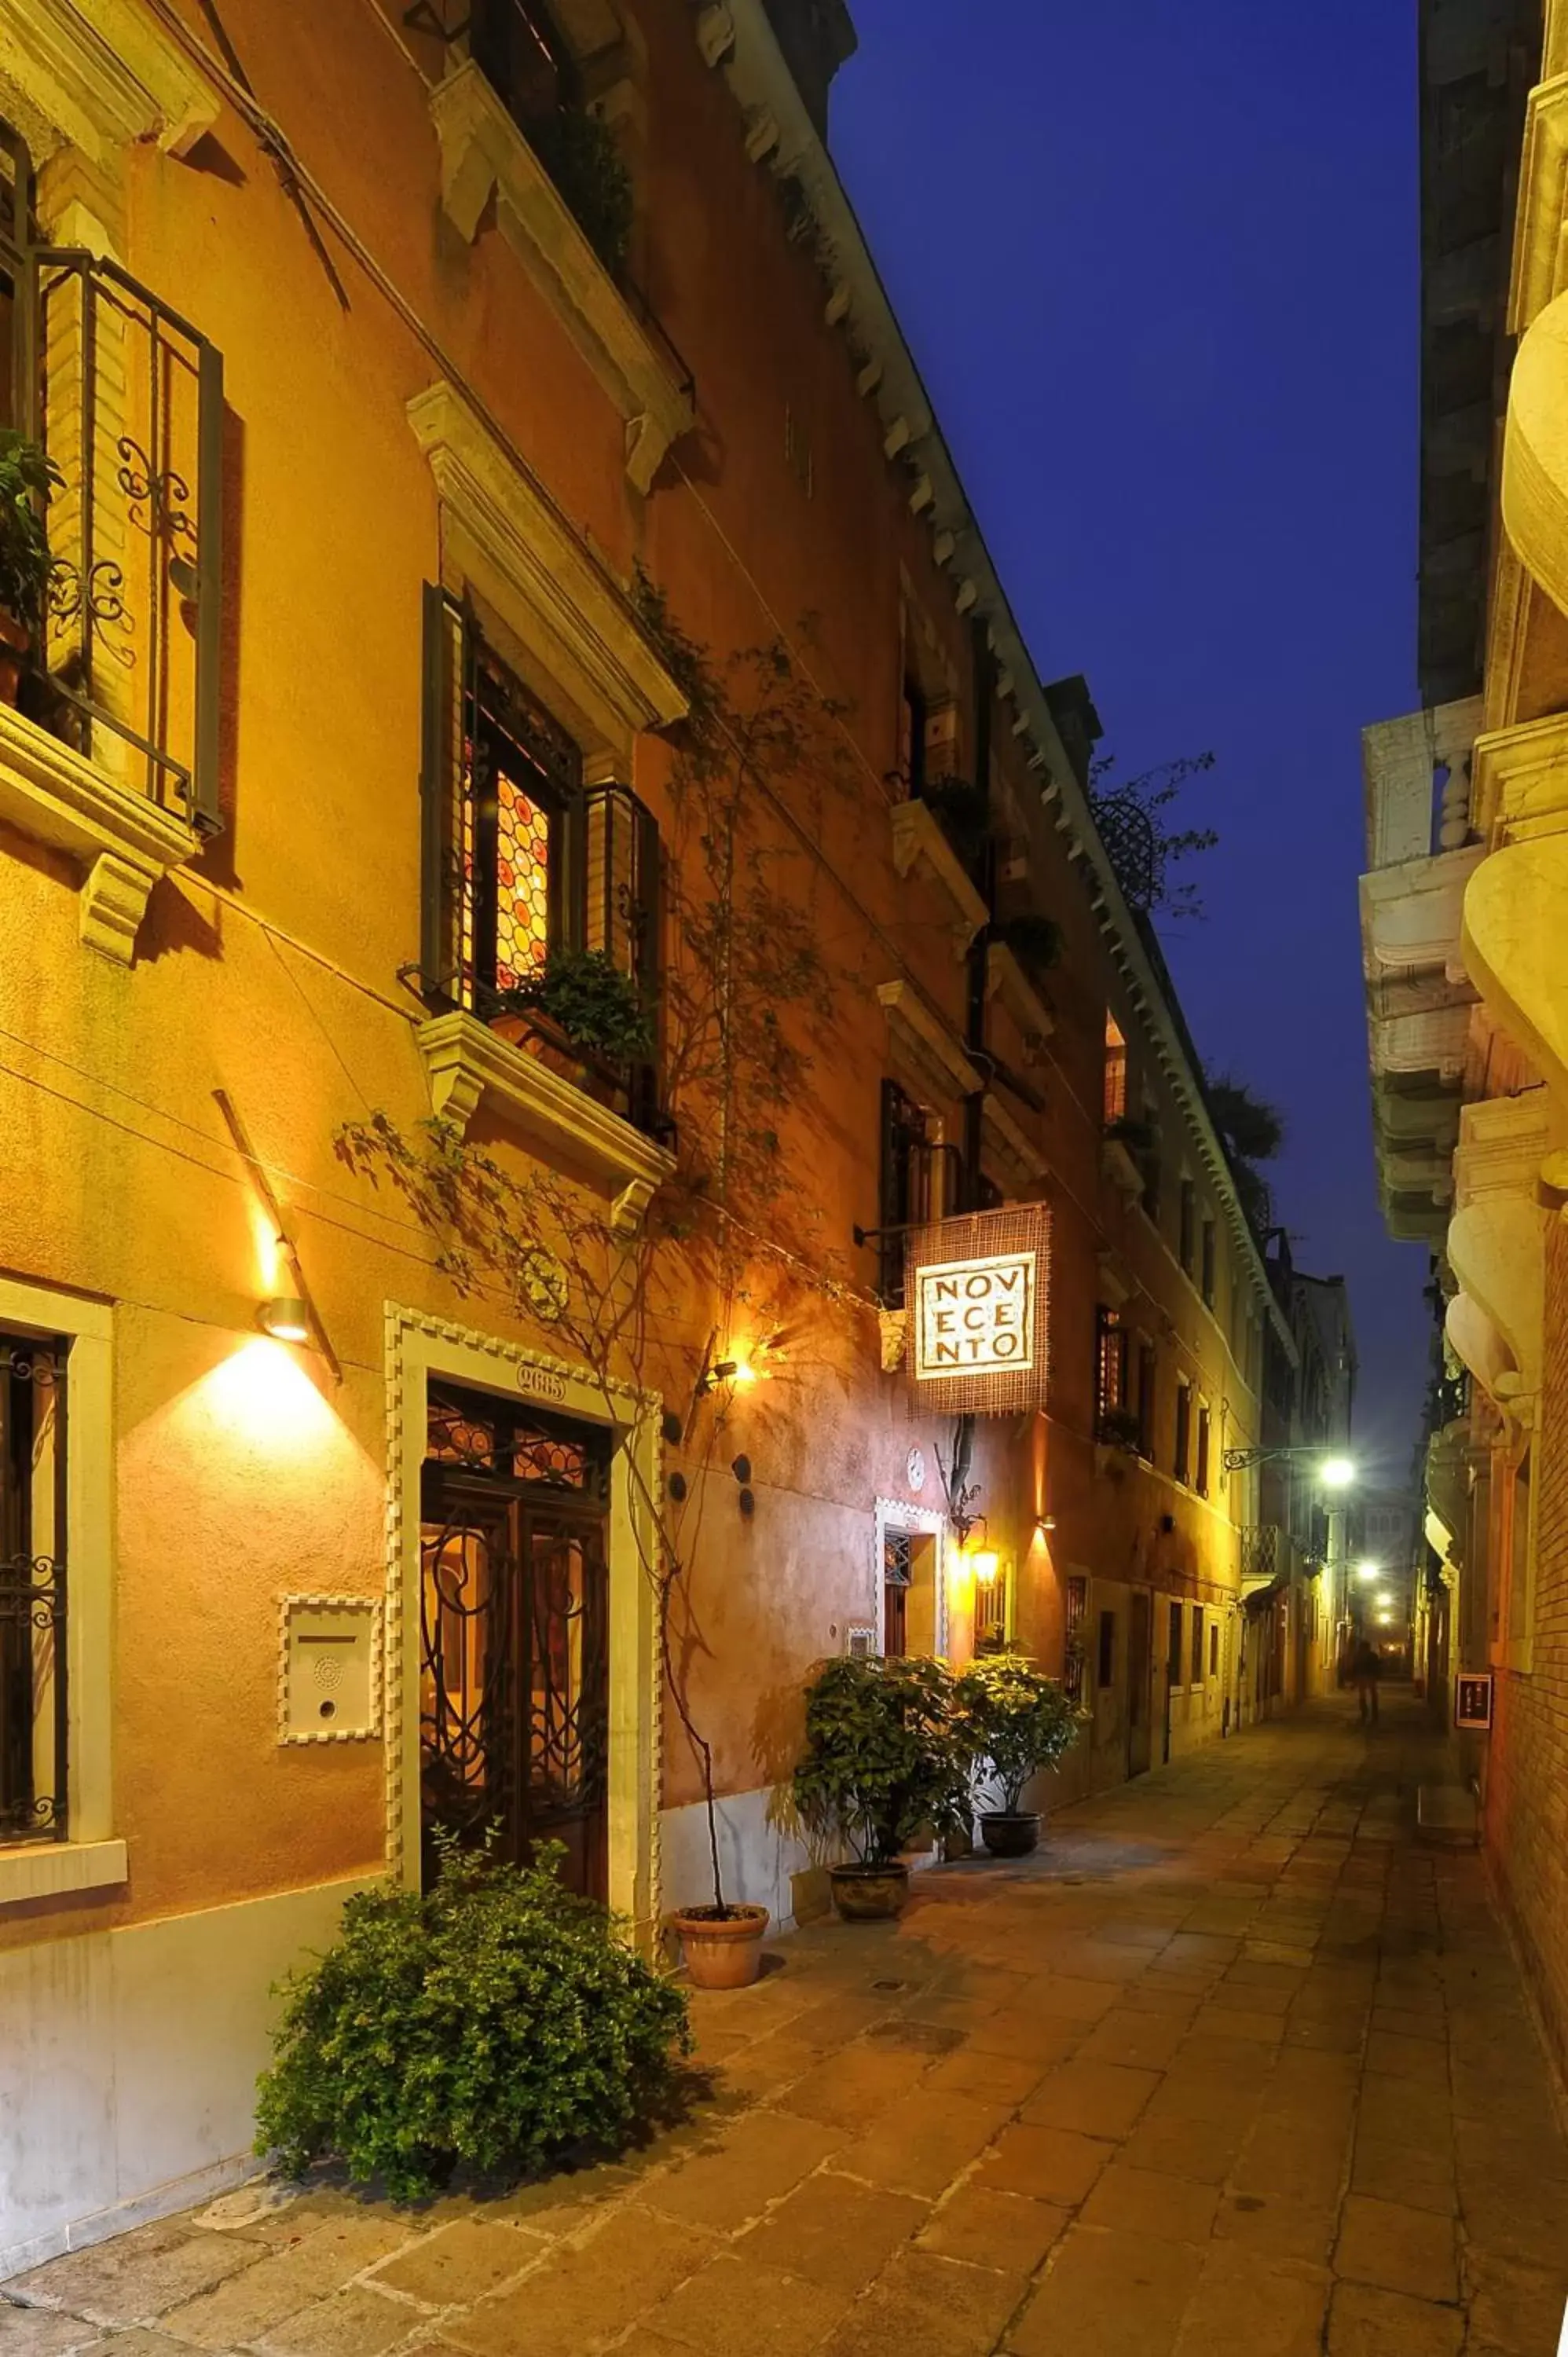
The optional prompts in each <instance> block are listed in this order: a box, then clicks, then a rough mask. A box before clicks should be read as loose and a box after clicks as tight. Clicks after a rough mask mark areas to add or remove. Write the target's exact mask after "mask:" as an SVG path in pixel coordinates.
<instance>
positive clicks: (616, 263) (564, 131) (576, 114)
mask: <svg viewBox="0 0 1568 2357" xmlns="http://www.w3.org/2000/svg"><path fill="white" fill-rule="evenodd" d="M523 129H524V131H525V132H526V134H527V136H528V144H529V145H530V146H531V147H532V149H533V152H534V154H535V155H536V156H538V158H539V160H540V162H541V163H542V165H543V167H544V168H545V170H546V171H547V172H548V173H549V175H550V177H551V178H552V179H553V181H554V183H555V186H556V187H557V188H559V189H560V191H561V194H562V196H563V197H564V199H565V201H566V204H567V205H568V207H569V208H570V210H571V211H572V212H573V214H574V215H575V218H576V222H577V226H578V228H579V229H580V230H581V231H582V232H583V235H584V236H585V238H586V239H587V241H588V243H589V244H590V245H591V246H592V247H593V249H594V252H595V253H596V254H597V255H598V257H599V260H600V261H601V262H602V263H603V264H604V265H605V268H606V269H607V271H608V272H609V274H610V276H611V277H612V278H617V277H618V276H619V275H620V273H621V272H622V270H623V269H624V268H625V267H626V253H627V247H628V245H629V244H630V242H631V212H632V193H631V174H630V173H629V171H628V169H627V166H626V159H625V157H624V156H622V155H621V152H620V149H619V147H618V145H616V135H615V133H614V132H613V131H612V130H611V129H610V126H609V124H607V123H605V122H602V121H601V120H600V118H599V117H598V116H597V115H596V114H586V113H583V112H582V111H581V110H580V109H579V108H576V107H571V106H564V107H560V108H558V109H557V110H556V111H555V113H552V114H539V115H531V116H530V118H529V120H528V121H527V123H526V124H524V125H523Z"/></svg>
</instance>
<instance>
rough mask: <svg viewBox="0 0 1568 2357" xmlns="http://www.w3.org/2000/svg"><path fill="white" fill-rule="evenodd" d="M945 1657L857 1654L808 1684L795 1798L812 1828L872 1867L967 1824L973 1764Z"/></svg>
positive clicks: (828, 1665)
mask: <svg viewBox="0 0 1568 2357" xmlns="http://www.w3.org/2000/svg"><path fill="white" fill-rule="evenodd" d="M951 1705H952V1678H951V1675H950V1673H949V1671H948V1670H947V1669H946V1668H945V1667H944V1665H943V1664H942V1663H940V1662H935V1661H929V1660H924V1659H916V1658H911V1659H908V1660H892V1661H880V1660H876V1659H875V1658H874V1659H871V1660H858V1659H855V1658H853V1657H851V1656H849V1655H845V1656H844V1657H843V1659H841V1660H838V1661H832V1662H829V1663H826V1664H825V1666H824V1667H823V1668H822V1669H821V1670H819V1671H818V1673H817V1674H816V1676H815V1678H814V1679H813V1680H812V1682H811V1684H810V1685H809V1686H808V1687H807V1689H806V1748H805V1750H804V1752H803V1753H802V1754H801V1757H800V1764H799V1765H798V1767H797V1768H796V1770H795V1778H794V1792H795V1805H796V1807H797V1808H798V1809H799V1811H800V1816H801V1818H802V1820H803V1821H804V1823H805V1824H806V1825H807V1826H808V1827H809V1828H810V1829H811V1832H813V1833H815V1834H819V1835H830V1836H837V1837H838V1838H840V1839H842V1840H843V1841H844V1842H845V1843H847V1844H848V1846H849V1847H850V1848H851V1849H852V1850H853V1851H854V1855H855V1856H856V1857H858V1858H859V1859H861V1860H862V1862H863V1863H864V1864H865V1865H868V1866H881V1865H885V1864H886V1862H887V1861H888V1860H889V1859H890V1858H894V1857H897V1854H898V1852H899V1851H900V1850H901V1849H903V1848H904V1847H905V1846H907V1845H908V1843H909V1842H911V1841H912V1840H913V1839H914V1837H915V1835H917V1834H918V1833H919V1832H920V1831H921V1830H922V1828H923V1827H925V1826H927V1825H929V1826H930V1827H931V1828H932V1829H933V1831H934V1832H936V1833H938V1834H950V1833H957V1832H959V1831H960V1830H961V1829H962V1828H965V1827H967V1825H968V1824H969V1761H968V1756H967V1754H966V1753H965V1751H964V1750H963V1749H962V1747H961V1743H960V1742H959V1740H958V1738H957V1735H956V1733H955V1730H954V1727H953V1724H952V1713H951Z"/></svg>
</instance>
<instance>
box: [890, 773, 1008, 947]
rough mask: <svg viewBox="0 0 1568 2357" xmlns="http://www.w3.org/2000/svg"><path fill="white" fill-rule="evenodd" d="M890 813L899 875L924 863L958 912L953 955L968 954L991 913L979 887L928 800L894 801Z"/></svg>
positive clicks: (895, 860)
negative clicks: (967, 871) (965, 869)
mask: <svg viewBox="0 0 1568 2357" xmlns="http://www.w3.org/2000/svg"><path fill="white" fill-rule="evenodd" d="M889 815H890V817H891V819H892V822H893V865H894V866H895V868H896V869H897V872H898V874H899V875H900V876H908V875H909V874H910V872H911V871H912V870H913V869H914V868H916V867H923V868H924V869H925V870H926V873H927V874H928V875H929V877H930V878H931V880H932V882H933V883H934V884H937V885H940V888H941V889H942V890H943V891H944V892H945V893H946V894H947V897H948V899H950V901H951V902H952V905H953V908H954V909H955V911H956V912H957V913H956V917H955V920H954V922H953V925H952V927H951V931H952V942H953V955H954V956H955V957H956V958H964V957H967V956H968V954H969V948H970V944H971V942H972V941H973V939H974V937H975V935H976V933H977V932H979V931H980V929H981V927H982V925H983V924H984V923H985V921H986V919H987V917H988V915H989V914H990V911H989V910H988V909H987V908H986V905H985V902H984V900H983V898H982V897H981V894H980V891H979V888H977V886H975V885H974V884H972V882H971V881H970V878H969V877H967V876H966V875H965V874H964V871H963V866H962V863H961V860H960V858H959V856H958V854H957V852H956V851H954V849H953V847H952V845H951V844H950V842H949V841H948V839H947V836H946V835H945V834H943V833H942V831H941V828H940V826H939V825H938V823H937V821H936V818H935V817H934V815H933V814H932V812H931V810H930V808H929V804H927V803H925V802H895V803H894V805H893V808H892V811H891V813H889Z"/></svg>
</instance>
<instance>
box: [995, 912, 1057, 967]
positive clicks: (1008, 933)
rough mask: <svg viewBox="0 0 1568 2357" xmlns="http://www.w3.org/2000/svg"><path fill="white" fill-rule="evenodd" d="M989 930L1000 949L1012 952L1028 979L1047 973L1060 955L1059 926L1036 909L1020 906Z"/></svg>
mask: <svg viewBox="0 0 1568 2357" xmlns="http://www.w3.org/2000/svg"><path fill="white" fill-rule="evenodd" d="M993 931H994V934H995V938H996V940H997V941H999V942H1001V944H1002V946H1003V948H1004V949H1009V950H1011V951H1012V952H1013V954H1014V956H1015V958H1016V959H1017V961H1018V963H1019V964H1020V965H1021V966H1022V967H1023V969H1024V971H1025V973H1026V974H1027V975H1028V976H1029V977H1030V979H1031V981H1038V979H1039V978H1040V976H1041V975H1042V974H1048V973H1049V972H1050V970H1051V968H1052V966H1054V965H1055V964H1056V963H1057V961H1058V958H1059V957H1060V956H1061V953H1062V929H1061V927H1060V926H1059V925H1058V923H1057V922H1056V921H1055V920H1054V919H1053V918H1051V917H1043V916H1041V915H1040V913H1039V911H1038V909H1020V910H1019V912H1018V914H1017V915H1016V916H1015V917H1004V918H1002V919H1001V920H1000V921H999V922H998V923H997V924H996V925H995V927H994V928H993Z"/></svg>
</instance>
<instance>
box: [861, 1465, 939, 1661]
mask: <svg viewBox="0 0 1568 2357" xmlns="http://www.w3.org/2000/svg"><path fill="white" fill-rule="evenodd" d="M889 1531H908V1532H910V1533H911V1534H913V1535H915V1536H916V1537H920V1538H929V1539H933V1540H934V1541H935V1542H936V1553H935V1569H934V1572H933V1575H932V1576H933V1577H934V1579H935V1581H936V1630H937V1645H936V1650H937V1652H938V1654H939V1655H942V1656H945V1655H946V1652H947V1649H948V1573H949V1567H950V1566H949V1555H950V1532H949V1528H948V1521H947V1516H946V1515H945V1514H944V1513H943V1512H942V1511H941V1509H940V1507H938V1506H917V1505H914V1504H912V1503H911V1502H910V1501H909V1500H908V1499H907V1498H878V1499H877V1501H876V1515H875V1526H874V1530H873V1542H874V1552H873V1555H872V1559H871V1570H872V1591H871V1592H872V1595H873V1597H874V1598H875V1620H874V1625H875V1631H876V1650H877V1652H879V1653H884V1652H886V1646H887V1624H886V1617H885V1615H886V1583H885V1581H884V1578H883V1561H884V1550H885V1546H886V1538H887V1534H888V1532H889Z"/></svg>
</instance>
